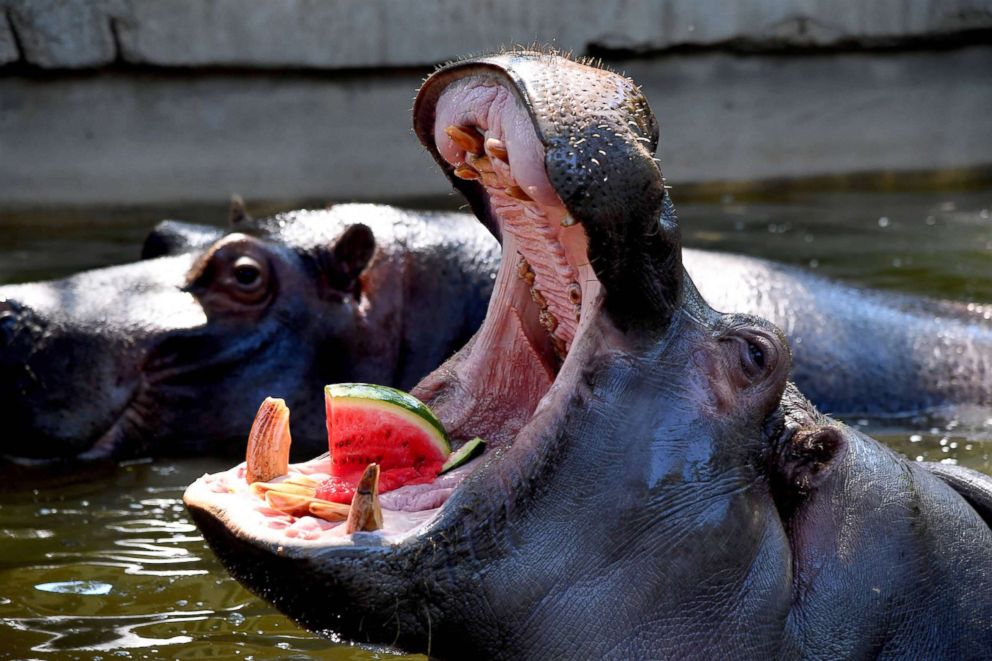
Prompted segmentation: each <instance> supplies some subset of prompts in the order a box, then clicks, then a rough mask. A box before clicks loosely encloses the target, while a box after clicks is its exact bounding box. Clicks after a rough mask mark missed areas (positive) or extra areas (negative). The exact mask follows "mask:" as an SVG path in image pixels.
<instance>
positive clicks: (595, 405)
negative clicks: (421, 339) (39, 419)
mask: <svg viewBox="0 0 992 661" xmlns="http://www.w3.org/2000/svg"><path fill="white" fill-rule="evenodd" d="M414 113H415V127H416V131H417V134H418V135H419V137H420V139H421V140H422V141H423V142H424V144H425V145H427V147H428V148H429V149H430V150H431V151H432V153H433V154H434V156H435V158H436V160H437V161H438V163H439V164H440V165H441V167H442V168H443V169H444V171H445V172H446V173H447V174H448V176H449V177H450V178H451V180H452V181H453V183H454V185H455V186H456V188H458V189H459V190H460V191H462V192H463V193H464V194H465V196H466V197H467V198H468V199H469V201H470V203H471V205H472V208H473V210H474V211H475V213H476V214H477V216H478V217H479V219H480V220H481V221H482V223H483V224H485V225H486V226H487V227H488V228H490V230H491V231H492V232H493V233H494V234H496V235H497V237H498V238H499V239H500V242H501V244H502V250H503V258H502V263H501V266H500V270H499V273H498V275H497V279H496V283H495V288H494V291H493V294H492V297H491V299H490V303H489V309H488V312H487V315H486V319H485V321H484V323H483V325H482V327H481V329H480V330H479V331H478V332H477V333H476V334H475V336H474V337H473V338H472V339H471V340H470V341H469V343H468V344H467V345H466V346H465V347H464V348H463V349H462V350H461V351H460V352H459V353H458V354H456V355H455V356H454V357H453V358H451V359H450V360H448V361H447V362H445V363H444V364H443V365H442V366H441V367H440V368H439V369H437V370H436V371H435V372H433V373H432V374H431V375H430V376H428V377H427V378H425V379H424V380H423V381H421V382H420V383H419V384H418V385H417V386H416V388H415V389H414V391H413V394H415V395H416V396H418V397H419V398H420V399H421V400H423V401H425V402H427V403H428V404H429V405H430V406H431V407H432V408H433V410H434V412H435V413H436V414H437V416H438V417H439V418H440V420H441V421H442V423H443V424H444V426H445V428H446V429H447V430H448V432H449V433H450V434H451V436H452V437H453V438H454V439H456V440H461V441H465V440H467V439H470V438H472V437H474V436H482V437H484V438H486V439H488V440H489V446H488V448H487V451H486V452H485V454H483V455H482V456H481V457H479V458H478V459H476V460H474V461H473V462H471V463H469V464H467V465H465V466H463V467H462V468H460V469H457V470H456V471H454V472H452V473H448V474H445V475H442V476H441V477H440V478H438V479H437V480H435V482H434V483H432V484H430V485H427V486H425V485H415V486H414V485H409V486H406V487H400V488H399V489H397V490H395V491H393V492H391V493H390V494H388V495H390V496H391V497H390V498H389V499H388V500H387V499H386V497H385V495H383V496H381V500H382V512H381V516H382V528H381V529H380V530H377V531H375V532H355V533H353V534H348V533H347V532H346V531H345V530H344V529H343V528H344V526H343V524H333V523H327V522H323V521H319V520H317V519H314V518H313V517H307V516H304V517H299V518H294V517H287V516H286V515H282V514H280V513H279V512H273V511H272V510H270V509H267V508H265V507H264V506H261V505H259V502H258V500H257V499H253V497H252V495H251V493H250V491H249V490H248V488H247V485H246V484H245V481H244V478H243V472H242V471H240V470H239V469H237V468H236V469H232V470H231V471H228V472H225V473H220V474H217V475H209V476H204V477H203V478H201V479H200V480H198V481H197V482H195V483H194V484H193V485H191V486H190V487H189V489H188V490H187V492H186V494H185V498H184V500H185V503H186V505H187V507H188V509H189V512H190V514H191V515H192V517H193V519H194V521H195V522H196V523H197V525H198V526H199V527H200V529H201V530H202V531H203V533H204V536H205V538H206V539H207V541H208V542H209V544H210V546H211V547H212V548H213V549H214V551H215V552H216V553H217V555H218V556H219V557H220V559H221V560H222V562H223V563H224V564H225V566H226V567H227V568H228V569H229V570H230V572H231V573H232V574H233V575H234V576H235V577H236V578H237V579H238V580H239V581H241V582H242V583H243V584H245V585H246V586H247V587H248V588H249V589H251V590H252V591H254V592H255V593H257V594H259V595H261V596H262V597H264V598H265V599H267V600H269V601H270V602H271V603H273V604H274V605H275V606H276V607H277V608H279V609H280V610H282V611H283V612H285V613H287V614H288V615H289V616H290V617H292V618H293V619H295V620H296V621H298V622H300V623H301V624H302V625H303V626H305V627H307V628H309V629H311V630H313V631H316V632H320V633H324V634H328V635H330V634H332V633H333V634H336V635H340V636H341V637H343V638H346V639H349V640H354V641H358V642H374V643H385V644H391V645H397V646H399V647H402V648H404V649H408V650H413V651H420V652H426V653H428V654H429V655H432V656H436V657H439V658H455V657H457V658H468V657H472V656H476V655H479V656H483V657H487V658H489V657H491V658H575V657H583V658H618V659H632V658H684V657H696V658H711V657H712V658H727V657H733V658H764V657H772V656H774V657H785V658H866V657H875V656H897V657H912V658H951V657H954V658H965V657H972V658H978V657H987V656H988V655H989V653H990V652H992V529H990V527H989V525H990V523H992V480H989V479H988V478H985V477H983V476H980V475H978V474H976V473H972V472H970V471H967V470H965V469H958V468H956V467H942V468H940V469H938V470H937V471H936V472H935V470H932V469H931V468H930V466H929V465H924V464H917V463H914V462H911V461H907V460H906V459H904V458H902V457H899V456H897V455H896V454H894V453H893V452H891V451H889V450H888V449H886V448H885V447H883V446H882V445H880V444H879V443H877V442H876V441H874V440H872V439H870V438H867V437H866V436H864V435H863V434H861V433H860V432H858V431H856V430H853V429H850V428H848V427H846V426H844V425H843V424H841V423H838V422H836V421H834V420H832V419H830V418H828V417H826V416H824V415H821V414H820V413H819V412H817V410H816V409H815V408H814V407H813V406H812V405H811V404H810V403H809V402H808V401H807V400H806V399H805V398H804V397H803V396H802V395H801V394H800V392H799V391H798V390H797V389H796V388H795V386H793V385H792V384H790V383H789V382H788V381H787V375H788V374H789V370H790V352H789V348H788V346H787V345H786V343H785V341H784V339H783V336H782V333H781V332H780V331H779V330H778V329H776V328H775V327H774V326H772V325H771V324H770V323H768V322H766V321H764V320H762V319H760V318H757V317H754V316H747V315H740V314H730V315H727V314H721V313H718V312H716V311H714V310H713V309H712V308H710V307H709V305H707V303H706V302H705V301H704V300H703V298H702V297H701V296H700V295H699V293H698V292H697V290H696V289H695V287H694V285H693V283H692V281H691V279H690V278H689V277H688V276H687V274H686V272H685V271H684V269H683V265H682V251H681V246H680V233H679V227H678V221H677V218H676V215H675V210H674V207H673V205H672V201H671V199H670V197H669V195H668V193H667V192H666V189H665V186H664V180H663V178H662V175H661V172H660V170H659V168H658V165H657V164H656V162H655V160H654V159H653V158H652V154H653V152H654V149H655V147H656V143H657V137H658V130H657V125H656V123H655V119H654V117H653V115H652V113H651V112H650V110H649V108H648V106H647V104H646V102H645V100H644V98H643V96H642V95H641V94H640V92H639V91H638V89H637V87H636V86H635V85H634V84H633V83H632V82H631V81H629V80H628V79H626V78H624V77H622V76H619V75H616V74H613V73H611V72H608V71H604V70H602V69H598V68H593V67H590V66H586V65H583V64H580V63H577V62H574V61H571V60H568V59H565V58H562V57H559V56H555V55H550V54H544V53H537V52H527V51H520V52H511V53H505V54H500V55H496V56H491V57H484V58H481V59H472V60H468V61H462V62H457V63H454V64H451V65H448V66H446V67H444V68H442V69H440V70H439V71H438V72H436V73H435V74H434V75H433V76H431V77H430V78H429V79H428V80H427V81H426V82H425V84H424V86H423V87H422V89H421V90H420V93H419V95H418V98H417V101H416V105H415V109H414ZM326 462H327V458H326V457H318V458H317V459H314V460H312V461H311V462H307V463H304V464H300V465H293V466H290V468H289V473H291V474H296V473H303V474H305V473H312V472H316V471H320V470H321V469H322V467H323V466H324V464H325V463H326ZM938 473H939V474H938ZM404 490H410V493H408V494H407V496H408V497H404V493H403V492H404ZM414 490H415V491H414ZM432 490H433V492H434V494H435V495H440V496H441V497H440V498H436V499H428V500H429V501H430V502H431V506H430V507H426V508H425V507H417V506H416V505H415V504H416V503H417V502H426V501H424V500H423V499H422V498H418V497H414V496H422V495H423V494H424V492H425V491H427V492H430V491H432ZM438 501H443V503H441V504H440V506H438V504H439V503H438Z"/></svg>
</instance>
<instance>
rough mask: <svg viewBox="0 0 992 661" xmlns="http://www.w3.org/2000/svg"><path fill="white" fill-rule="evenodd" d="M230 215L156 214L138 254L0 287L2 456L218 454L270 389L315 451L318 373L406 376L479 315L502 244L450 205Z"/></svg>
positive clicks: (421, 369) (426, 364)
mask: <svg viewBox="0 0 992 661" xmlns="http://www.w3.org/2000/svg"><path fill="white" fill-rule="evenodd" d="M232 211H233V214H232V219H233V223H232V226H231V228H230V231H227V232H223V231H221V230H219V229H214V228H208V227H203V226H196V225H191V224H188V223H182V222H176V221H166V222H164V223H162V224H160V225H159V226H158V227H157V228H156V229H155V231H153V232H152V234H151V235H150V236H149V237H148V239H147V240H146V242H145V245H144V247H143V257H144V258H145V259H143V260H142V261H139V262H136V263H133V264H127V265H123V266H115V267H111V268H104V269H99V270H95V271H90V272H85V273H80V274H77V275H75V276H72V277H69V278H67V279H64V280H58V281H54V282H43V283H32V284H24V285H12V286H4V287H2V288H0V331H2V334H0V343H2V344H0V375H2V377H0V397H2V398H3V401H4V402H5V404H4V411H5V423H6V427H5V438H4V443H3V447H2V448H0V452H2V453H3V454H6V455H8V457H10V456H14V457H15V458H16V463H15V465H20V464H24V463H31V462H40V463H41V465H42V466H48V465H49V464H51V462H53V461H61V460H64V459H66V458H75V459H78V460H86V461H98V460H101V459H105V458H112V459H119V458H127V457H133V456H140V455H148V454H152V455H162V454H178V453H201V454H203V453H213V454H217V453H222V452H224V451H225V448H227V447H228V446H229V443H231V442H232V441H237V442H238V443H239V444H241V443H243V438H244V435H245V433H246V432H247V427H248V425H249V424H250V423H251V419H252V417H253V415H254V413H255V410H256V408H257V407H258V403H259V401H261V399H262V398H263V397H264V396H265V395H266V394H277V395H278V396H280V397H283V398H285V399H286V401H287V402H292V403H293V406H294V409H295V410H296V411H297V415H296V418H297V419H296V421H295V422H296V423H297V425H298V427H299V434H298V438H297V441H298V443H299V444H300V447H299V449H300V451H307V445H308V443H307V441H308V440H309V441H310V448H309V450H310V451H312V450H314V449H316V448H317V447H318V445H319V444H322V443H323V442H324V441H322V440H320V437H321V434H320V432H319V431H318V430H320V429H322V428H323V424H324V423H323V420H322V418H321V416H320V411H321V410H322V409H321V399H320V393H319V385H318V384H321V383H329V382H334V381H342V380H345V381H347V380H365V381H375V382H380V383H391V384H395V385H398V386H400V387H409V386H411V385H413V384H414V383H416V381H417V379H419V378H420V377H421V376H423V374H425V373H426V372H428V371H429V370H431V369H433V368H434V367H436V366H437V365H438V364H440V363H441V362H442V361H443V360H444V359H445V358H447V357H449V356H450V355H451V354H452V353H454V351H455V350H457V349H458V348H459V347H460V346H461V345H463V344H464V343H465V341H466V340H467V339H468V338H469V337H471V335H472V333H473V332H474V331H475V329H476V328H477V327H478V326H479V324H480V323H481V320H482V318H483V316H484V315H485V310H486V304H487V300H488V294H489V291H490V289H491V287H492V277H493V275H494V273H495V271H496V268H497V260H498V255H496V254H495V253H494V252H493V250H492V245H491V243H492V242H491V239H490V238H488V237H486V236H484V235H482V234H481V233H479V232H478V231H477V230H476V229H475V228H474V227H472V226H469V225H467V224H466V223H465V222H464V219H463V218H461V216H460V215H458V214H450V213H421V214H408V213H404V212H401V211H399V210H397V209H394V208H391V207H385V206H375V205H362V206H360V207H357V208H356V207H350V206H348V205H341V206H339V207H335V208H331V209H328V210H317V211H299V212H294V213H289V214H282V215H277V216H274V217H271V218H266V219H261V220H256V219H252V218H250V217H249V216H247V214H245V213H244V212H243V206H242V205H241V204H235V205H234V206H233V207H232ZM356 218H361V222H356V221H355V219H356ZM315 386H317V387H316V388H315ZM24 439H30V442H28V443H25V442H23V441H24ZM243 449H244V448H243V445H240V447H239V450H242V451H243ZM76 463H78V462H76Z"/></svg>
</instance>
